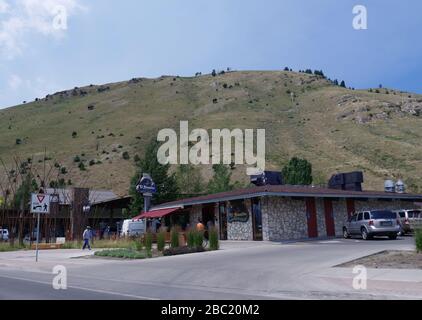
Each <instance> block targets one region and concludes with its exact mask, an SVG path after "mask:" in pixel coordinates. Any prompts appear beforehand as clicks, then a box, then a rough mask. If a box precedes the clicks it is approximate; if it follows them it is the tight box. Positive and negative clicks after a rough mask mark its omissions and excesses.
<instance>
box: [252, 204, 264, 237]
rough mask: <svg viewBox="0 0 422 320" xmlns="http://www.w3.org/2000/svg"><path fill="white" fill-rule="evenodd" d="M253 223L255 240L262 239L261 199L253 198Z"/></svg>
mask: <svg viewBox="0 0 422 320" xmlns="http://www.w3.org/2000/svg"><path fill="white" fill-rule="evenodd" d="M252 224H253V239H254V241H262V240H263V239H264V238H263V234H262V210H261V199H252Z"/></svg>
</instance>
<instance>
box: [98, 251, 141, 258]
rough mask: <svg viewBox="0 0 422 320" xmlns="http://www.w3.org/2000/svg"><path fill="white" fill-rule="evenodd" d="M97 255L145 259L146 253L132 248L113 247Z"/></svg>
mask: <svg viewBox="0 0 422 320" xmlns="http://www.w3.org/2000/svg"><path fill="white" fill-rule="evenodd" d="M95 255H96V256H97V257H111V258H122V259H145V258H146V256H145V254H144V253H141V252H137V251H133V250H130V249H113V250H103V251H98V252H96V253H95Z"/></svg>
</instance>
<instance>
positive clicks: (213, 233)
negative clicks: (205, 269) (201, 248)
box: [209, 228, 220, 250]
mask: <svg viewBox="0 0 422 320" xmlns="http://www.w3.org/2000/svg"><path fill="white" fill-rule="evenodd" d="M209 241H210V250H218V249H220V244H219V242H218V232H217V229H216V228H212V229H211V230H210V231H209Z"/></svg>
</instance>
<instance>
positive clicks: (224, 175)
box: [208, 164, 236, 194]
mask: <svg viewBox="0 0 422 320" xmlns="http://www.w3.org/2000/svg"><path fill="white" fill-rule="evenodd" d="M212 168H213V170H214V176H213V178H212V179H211V180H210V181H209V183H208V192H209V193H210V194H211V193H219V192H226V191H231V190H233V189H234V188H235V187H236V185H235V184H231V176H232V173H231V170H230V168H229V167H227V166H225V165H223V164H216V165H214V166H213V167H212Z"/></svg>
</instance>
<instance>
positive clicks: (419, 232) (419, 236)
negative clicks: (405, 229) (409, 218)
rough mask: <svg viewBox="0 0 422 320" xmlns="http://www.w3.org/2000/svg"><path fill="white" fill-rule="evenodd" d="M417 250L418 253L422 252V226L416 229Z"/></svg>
mask: <svg viewBox="0 0 422 320" xmlns="http://www.w3.org/2000/svg"><path fill="white" fill-rule="evenodd" d="M415 241H416V250H417V251H418V253H422V228H419V229H416V231H415Z"/></svg>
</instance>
